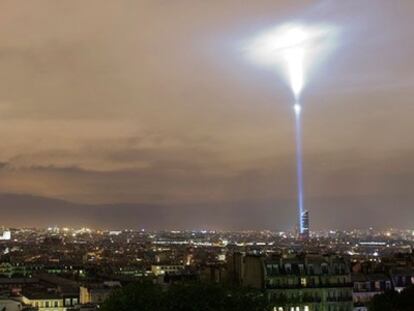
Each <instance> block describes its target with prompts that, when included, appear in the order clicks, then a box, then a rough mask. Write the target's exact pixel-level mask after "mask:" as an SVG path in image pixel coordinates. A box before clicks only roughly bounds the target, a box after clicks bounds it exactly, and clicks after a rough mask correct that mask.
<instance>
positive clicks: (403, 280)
mask: <svg viewBox="0 0 414 311" xmlns="http://www.w3.org/2000/svg"><path fill="white" fill-rule="evenodd" d="M390 276H391V281H392V285H393V287H394V290H396V291H397V292H401V291H402V290H403V289H405V288H406V287H409V286H413V285H414V268H408V267H401V268H400V267H399V268H392V269H390Z"/></svg>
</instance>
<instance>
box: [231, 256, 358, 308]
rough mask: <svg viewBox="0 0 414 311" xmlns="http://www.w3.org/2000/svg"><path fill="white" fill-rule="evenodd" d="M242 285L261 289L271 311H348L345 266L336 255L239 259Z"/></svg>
mask: <svg viewBox="0 0 414 311" xmlns="http://www.w3.org/2000/svg"><path fill="white" fill-rule="evenodd" d="M243 265H244V268H243V269H242V271H243V275H242V276H240V277H239V278H240V279H241V280H242V284H243V285H244V286H250V287H254V288H260V289H263V290H265V292H266V294H267V295H268V297H269V300H270V301H271V302H273V304H274V310H275V311H333V310H341V311H352V310H353V297H352V282H351V273H350V269H349V265H348V264H347V262H346V261H345V260H344V259H343V258H341V257H337V256H319V255H306V256H292V257H288V258H283V257H273V258H270V257H263V256H256V255H247V256H245V257H244V260H243Z"/></svg>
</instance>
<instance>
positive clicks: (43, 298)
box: [20, 290, 67, 311]
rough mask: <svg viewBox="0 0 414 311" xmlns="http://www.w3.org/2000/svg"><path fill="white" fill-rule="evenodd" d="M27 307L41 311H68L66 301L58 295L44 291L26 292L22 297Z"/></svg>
mask: <svg viewBox="0 0 414 311" xmlns="http://www.w3.org/2000/svg"><path fill="white" fill-rule="evenodd" d="M20 299H21V302H22V303H23V304H25V305H28V306H31V307H34V308H37V309H38V310H39V311H52V310H53V311H66V310H67V308H66V307H65V306H64V299H63V298H62V297H61V296H60V295H59V294H56V293H48V292H44V291H41V292H40V291H39V292H38V291H31V290H30V291H24V292H23V294H22V296H21V297H20Z"/></svg>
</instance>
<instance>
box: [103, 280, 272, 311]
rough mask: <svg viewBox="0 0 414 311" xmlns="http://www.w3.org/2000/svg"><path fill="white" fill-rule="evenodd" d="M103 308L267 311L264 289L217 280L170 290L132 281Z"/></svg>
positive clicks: (115, 310)
mask: <svg viewBox="0 0 414 311" xmlns="http://www.w3.org/2000/svg"><path fill="white" fill-rule="evenodd" d="M102 310H103V311H155V310H157V311H264V310H270V308H268V304H267V299H266V297H265V296H264V295H263V293H262V292H260V291H256V290H251V289H245V288H229V287H224V286H221V285H218V284H204V283H191V284H177V285H172V286H171V287H169V288H168V290H163V289H162V288H161V287H160V286H158V285H154V284H152V283H138V284H131V285H128V286H126V287H124V288H122V289H119V290H117V291H115V292H114V293H113V294H112V295H111V296H110V298H108V299H107V301H106V302H105V303H104V305H103V307H102Z"/></svg>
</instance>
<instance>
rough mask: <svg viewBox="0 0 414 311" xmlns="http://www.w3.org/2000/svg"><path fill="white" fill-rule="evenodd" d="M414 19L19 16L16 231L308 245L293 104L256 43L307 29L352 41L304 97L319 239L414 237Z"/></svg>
mask: <svg viewBox="0 0 414 311" xmlns="http://www.w3.org/2000/svg"><path fill="white" fill-rule="evenodd" d="M372 6H375V8H376V9H375V10H372V9H370V8H372ZM80 8H82V9H80ZM189 8H191V9H190V11H191V14H189V12H188V10H187V9H189ZM412 12H414V4H412V3H410V2H409V1H402V2H399V3H398V4H397V5H396V4H392V3H389V2H388V1H385V0H381V1H367V2H364V3H359V2H358V3H357V2H347V3H339V2H336V3H335V2H332V1H295V3H292V2H291V1H277V2H275V1H263V2H262V3H261V4H257V3H244V4H243V5H240V3H239V2H238V1H235V0H234V1H233V0H232V1H227V2H225V3H213V2H210V3H203V2H197V3H194V2H193V1H179V2H177V3H174V4H173V3H167V2H151V3H144V2H136V3H133V2H129V1H117V2H116V3H102V2H100V1H89V2H88V3H84V2H82V4H80V2H76V1H70V2H69V1H64V2H61V3H56V2H55V1H42V5H41V6H39V5H37V4H35V3H24V4H22V3H20V2H17V1H4V2H2V3H1V4H0V68H1V70H0V80H1V82H2V83H0V118H1V122H0V129H1V133H2V139H1V140H0V163H1V165H0V193H1V195H0V212H1V214H2V215H6V217H2V219H1V221H0V225H5V226H17V225H21V226H24V225H26V224H27V225H29V224H30V223H32V224H33V225H34V226H48V225H53V224H58V225H64V224H67V225H74V224H76V223H79V222H81V223H82V222H84V224H85V225H91V226H97V227H99V226H106V225H107V224H110V223H111V222H112V223H113V224H114V227H117V228H119V227H130V226H136V227H148V228H151V227H154V228H157V229H160V228H163V227H165V228H174V226H177V227H178V228H189V229H192V228H203V226H204V227H205V228H212V229H221V230H226V229H231V230H233V229H257V230H259V229H274V230H291V229H293V227H294V226H295V225H296V222H297V217H295V215H296V210H295V207H296V181H295V161H294V154H295V145H294V140H293V138H294V126H293V125H292V122H293V121H294V120H293V118H294V116H293V115H292V111H291V102H292V99H291V95H290V93H289V90H288V88H287V87H286V85H285V83H284V81H283V79H277V77H276V75H275V72H274V71H273V70H263V69H259V68H257V67H256V66H254V65H253V64H249V63H248V62H247V61H246V55H245V45H246V42H248V41H249V40H250V39H251V38H252V37H254V36H256V35H257V34H259V33H261V32H263V31H264V30H266V29H269V28H272V27H275V26H278V25H282V24H284V23H286V22H291V21H299V22H302V23H304V24H307V23H317V24H332V25H333V26H335V27H336V28H337V29H338V32H339V34H340V41H338V47H337V50H336V51H335V55H334V57H329V58H328V59H327V60H326V62H325V61H324V62H323V64H321V66H317V68H316V69H315V70H312V72H311V74H312V79H313V81H312V83H311V84H309V86H308V87H307V89H306V90H305V95H306V107H304V110H306V118H305V119H304V120H303V129H304V131H303V133H304V140H303V144H304V145H303V152H304V178H305V184H306V186H305V196H304V197H305V200H306V202H305V206H306V209H307V210H309V212H310V215H311V223H312V228H311V230H313V229H316V230H318V229H327V228H333V229H335V228H338V229H349V228H363V227H370V226H375V227H381V228H384V227H388V226H389V227H399V228H407V229H408V228H412V227H414V226H413V224H414V209H413V208H412V207H413V205H414V186H413V185H414V164H413V161H412V155H413V153H414V138H413V137H412V136H411V135H410V133H411V132H412V131H413V130H414V125H413V123H412V120H411V119H412V115H413V113H414V106H413V104H412V97H413V89H414V88H413V86H414V76H413V72H414V64H413V62H412V59H411V55H412V54H413V53H414V43H413V42H412V40H411V34H410V31H411V29H412V18H411V16H412ZM309 107H311V109H310V108H309ZM308 108H309V109H308Z"/></svg>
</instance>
